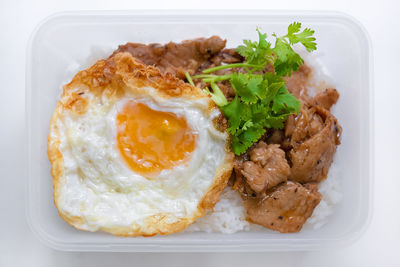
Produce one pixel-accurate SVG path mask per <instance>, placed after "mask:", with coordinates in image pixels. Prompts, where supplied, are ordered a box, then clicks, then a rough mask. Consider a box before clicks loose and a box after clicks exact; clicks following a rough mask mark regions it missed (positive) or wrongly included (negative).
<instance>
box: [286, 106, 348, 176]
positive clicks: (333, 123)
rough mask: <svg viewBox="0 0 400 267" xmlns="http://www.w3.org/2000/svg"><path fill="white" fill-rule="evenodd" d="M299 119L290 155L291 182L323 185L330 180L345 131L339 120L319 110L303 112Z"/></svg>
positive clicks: (310, 109)
mask: <svg viewBox="0 0 400 267" xmlns="http://www.w3.org/2000/svg"><path fill="white" fill-rule="evenodd" d="M298 116H300V117H298V118H297V121H296V120H295V129H294V131H292V135H291V146H292V147H293V148H292V149H291V150H290V152H289V153H288V156H289V159H290V162H291V174H290V176H289V179H290V180H293V181H297V182H300V183H308V182H320V181H322V180H324V179H325V178H326V177H327V174H328V170H329V167H330V165H331V163H332V160H333V156H334V154H335V152H336V146H337V145H339V144H340V140H339V138H340V135H341V131H342V129H341V127H340V125H339V124H338V122H337V120H336V118H335V117H334V116H333V115H332V114H331V113H330V112H329V111H328V110H326V109H324V108H321V107H319V106H315V107H312V108H302V114H299V115H298ZM303 117H304V118H303Z"/></svg>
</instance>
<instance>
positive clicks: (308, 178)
mask: <svg viewBox="0 0 400 267" xmlns="http://www.w3.org/2000/svg"><path fill="white" fill-rule="evenodd" d="M225 44H226V40H223V39H221V38H220V37H218V36H212V37H210V38H198V39H194V40H186V41H183V42H182V43H173V42H170V43H168V44H166V45H161V44H149V45H145V44H138V43H127V44H125V45H121V46H119V48H118V49H117V50H116V51H115V52H114V53H118V52H129V53H131V54H132V56H134V57H136V58H137V59H139V60H141V61H143V62H144V63H145V64H148V65H154V66H155V67H157V68H159V69H160V70H161V71H162V72H165V73H170V74H171V75H175V76H176V77H178V78H180V79H182V80H184V79H185V72H186V71H187V72H189V73H190V74H191V75H193V74H199V73H201V71H202V70H204V69H207V68H210V67H214V66H218V65H221V64H229V63H236V62H242V61H243V58H242V57H241V56H240V55H238V54H237V53H236V52H235V50H234V49H226V48H225ZM239 71H241V70H239ZM268 71H271V66H268V67H267V68H266V69H265V70H264V72H268ZM231 72H232V70H230V69H225V70H221V71H220V72H219V73H218V74H227V73H231ZM311 76H312V69H311V68H310V67H308V66H307V65H302V66H301V67H300V68H299V70H298V71H297V72H294V73H292V75H291V76H290V77H286V78H285V81H286V86H287V88H288V90H289V91H290V92H291V93H292V94H293V95H295V96H296V97H297V98H298V99H299V100H300V101H301V103H302V107H301V110H300V113H299V114H298V115H292V116H290V117H289V118H288V119H287V121H286V124H285V128H284V129H282V130H276V129H268V130H267V134H266V135H265V136H264V137H263V138H261V140H260V141H258V142H257V143H256V144H254V145H253V146H252V147H251V148H249V149H248V151H247V152H246V153H245V154H243V155H241V156H236V158H235V165H234V171H233V172H232V177H231V179H230V182H229V185H230V186H231V187H232V188H233V189H234V190H237V191H238V192H239V193H240V194H241V196H242V199H243V202H244V206H245V208H246V210H247V214H248V220H249V221H251V222H253V223H256V224H260V225H262V226H264V227H267V228H269V229H272V230H275V231H279V232H281V233H291V232H298V231H300V230H301V228H302V226H303V224H304V223H305V222H306V220H307V219H308V218H309V217H310V216H311V215H312V213H313V211H314V208H315V207H316V206H317V205H318V204H319V202H320V200H321V194H320V193H319V192H318V183H319V182H320V181H322V180H324V179H325V178H326V177H327V174H328V170H329V167H330V165H331V163H332V160H333V156H334V154H335V152H336V146H337V145H339V144H340V135H341V131H342V129H341V127H340V125H339V123H338V121H337V119H336V118H335V117H334V116H333V115H332V114H331V113H330V108H331V107H332V105H334V104H335V103H336V102H337V100H338V99H339V93H338V91H337V90H336V89H332V88H328V89H326V90H325V91H323V92H320V93H318V94H317V95H316V96H314V97H311V96H309V94H308V90H307V84H308V81H309V79H310V78H311ZM194 82H195V84H196V86H198V87H200V88H204V87H205V84H203V83H202V82H201V80H195V81H194ZM218 85H219V87H220V89H221V90H222V92H223V93H224V94H225V96H226V97H227V99H228V100H230V99H232V98H233V97H234V96H235V92H234V90H233V89H232V87H231V85H230V83H229V82H227V81H224V82H219V83H218ZM216 121H217V122H218V124H220V127H221V129H226V128H227V127H228V124H227V121H226V119H225V118H224V117H223V116H221V117H218V118H216Z"/></svg>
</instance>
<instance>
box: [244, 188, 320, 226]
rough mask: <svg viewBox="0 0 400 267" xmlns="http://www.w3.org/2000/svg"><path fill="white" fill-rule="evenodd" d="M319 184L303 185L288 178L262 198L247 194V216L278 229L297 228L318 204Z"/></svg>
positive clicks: (250, 219)
mask: <svg viewBox="0 0 400 267" xmlns="http://www.w3.org/2000/svg"><path fill="white" fill-rule="evenodd" d="M320 200H321V194H320V193H319V192H318V185H317V184H313V185H308V184H306V185H305V186H302V185H301V184H299V183H296V182H291V181H288V182H286V183H284V184H282V185H280V186H277V187H275V188H274V190H273V191H271V192H269V193H268V194H267V195H266V196H265V197H264V198H262V199H260V198H247V199H246V200H244V205H245V208H246V210H247V215H248V220H249V221H251V222H252V223H256V224H259V225H262V226H264V227H267V228H269V229H271V230H275V231H279V232H281V233H295V232H299V231H300V230H301V228H302V226H303V224H304V223H305V222H306V220H307V219H308V218H309V217H310V216H311V215H312V213H313V211H314V208H315V207H316V206H317V205H318V204H319V202H320Z"/></svg>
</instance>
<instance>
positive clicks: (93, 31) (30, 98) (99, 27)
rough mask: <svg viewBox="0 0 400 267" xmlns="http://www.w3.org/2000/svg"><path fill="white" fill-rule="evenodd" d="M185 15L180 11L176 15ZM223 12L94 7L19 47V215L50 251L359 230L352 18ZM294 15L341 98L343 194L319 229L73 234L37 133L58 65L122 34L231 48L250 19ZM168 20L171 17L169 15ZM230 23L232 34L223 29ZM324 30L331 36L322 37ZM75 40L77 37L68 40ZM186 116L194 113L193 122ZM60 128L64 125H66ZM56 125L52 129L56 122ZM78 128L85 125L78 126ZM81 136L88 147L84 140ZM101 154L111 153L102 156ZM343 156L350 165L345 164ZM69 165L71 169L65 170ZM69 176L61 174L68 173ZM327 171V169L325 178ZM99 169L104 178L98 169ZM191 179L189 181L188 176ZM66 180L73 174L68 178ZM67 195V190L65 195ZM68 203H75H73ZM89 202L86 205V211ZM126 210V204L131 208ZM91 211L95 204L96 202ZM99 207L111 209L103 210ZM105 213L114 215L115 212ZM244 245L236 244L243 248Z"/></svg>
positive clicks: (364, 188)
mask: <svg viewBox="0 0 400 267" xmlns="http://www.w3.org/2000/svg"><path fill="white" fill-rule="evenodd" d="M188 12H189V11H186V12H185V14H187V13H188ZM232 12H234V11H231V12H229V14H228V12H219V13H220V15H219V16H218V17H215V15H205V14H195V13H193V14H192V15H191V16H188V17H185V16H184V15H185V14H180V13H179V12H174V15H171V14H165V13H166V12H164V15H161V14H157V12H156V13H155V14H150V13H148V14H144V13H145V12H144V11H141V12H138V13H133V12H127V13H125V12H117V13H112V12H107V13H105V14H101V13H100V12H94V13H95V14H93V13H90V14H89V13H88V14H63V15H58V16H54V17H53V18H52V19H49V20H47V22H46V23H44V24H42V26H41V27H40V29H38V30H37V32H36V33H35V36H34V38H33V39H32V43H31V44H30V45H29V46H31V48H29V49H28V53H29V57H28V63H27V64H28V66H27V76H26V82H27V104H28V105H27V111H28V114H29V116H28V122H29V123H28V136H29V137H30V139H29V143H28V148H29V151H28V153H29V155H28V158H29V162H28V165H29V167H28V171H29V175H28V183H29V192H28V195H29V199H28V201H29V212H28V214H29V216H28V222H30V224H31V225H32V228H33V229H34V231H35V232H36V233H37V235H38V236H39V237H40V238H41V239H42V240H44V241H45V242H47V243H48V244H49V245H50V246H51V247H53V248H58V249H61V250H70V251H152V252H155V251H195V252H199V251H233V250H238V251H239V250H241V251H254V250H255V249H257V250H259V251H284V250H286V251H290V250H302V249H303V250H304V249H309V250H310V249H311V248H314V249H315V248H321V247H328V246H329V247H332V248H337V247H341V246H342V244H344V243H350V242H351V241H352V240H354V239H355V238H357V236H359V235H360V233H362V232H364V230H365V226H366V223H367V218H368V213H369V211H370V206H371V205H370V201H371V198H370V195H369V192H370V188H371V175H370V172H371V169H372V168H368V167H367V168H366V167H365V166H369V165H370V164H369V163H370V158H369V156H370V152H369V149H370V146H371V143H370V140H369V135H368V132H369V129H370V127H371V126H370V124H369V122H370V120H371V119H370V117H371V116H372V115H371V114H370V113H371V112H370V108H369V100H370V90H371V88H370V87H371V85H370V79H369V77H370V72H369V68H370V66H369V65H370V62H369V60H370V57H369V49H370V48H369V46H370V45H369V44H368V41H367V37H366V36H365V33H363V32H362V30H361V29H360V28H358V27H359V26H358V25H357V23H355V22H352V21H350V20H349V19H348V18H347V17H345V16H343V15H340V14H337V13H323V14H322V12H314V13H307V12H301V11H296V12H294V13H295V15H292V14H291V13H290V12H266V11H264V12H262V13H260V14H257V13H258V12H256V11H252V12H250V13H249V14H246V13H245V12H240V14H239V15H240V20H239V18H238V17H237V18H235V19H233V20H230V19H229V18H232V17H234V16H233V15H232V14H233V13H232ZM203 13H205V12H203ZM94 15H96V16H94ZM296 16H301V20H302V22H303V23H304V24H305V25H307V27H311V28H312V29H314V30H315V31H316V37H317V39H318V45H319V49H318V50H317V51H318V52H316V53H315V54H314V57H315V58H318V59H320V60H321V62H323V64H324V66H325V67H326V69H327V72H328V73H329V75H331V76H332V77H335V82H334V84H335V85H336V86H337V87H338V88H340V92H341V99H340V101H339V102H338V103H337V104H336V105H335V108H334V110H335V111H334V114H335V115H336V116H337V118H338V120H339V121H340V124H341V125H342V127H343V128H344V129H345V131H344V133H343V134H342V138H341V142H342V144H341V145H340V146H339V148H338V150H337V153H336V157H335V165H336V166H338V168H339V169H340V172H339V174H338V175H340V177H338V180H339V181H340V183H341V185H342V187H341V191H342V193H343V201H342V202H341V203H340V204H339V205H337V206H335V207H334V216H332V217H331V218H330V220H329V222H328V223H327V224H326V225H325V227H321V228H319V229H310V228H308V229H307V227H305V228H304V229H303V230H302V231H301V232H300V233H296V234H292V235H290V234H288V235H281V234H279V233H277V232H272V231H268V230H265V231H262V232H261V233H260V232H253V231H250V232H246V233H243V232H242V233H236V234H233V235H221V234H209V235H207V234H205V233H191V234H189V233H187V234H184V235H180V234H179V235H178V234H177V235H172V236H168V237H164V236H155V237H152V238H139V237H138V238H118V237H114V236H111V235H106V234H103V233H98V234H92V233H87V232H82V231H76V230H75V229H73V228H71V227H69V226H68V225H67V224H66V223H65V222H63V220H62V219H61V218H60V216H58V214H57V211H56V208H55V207H54V205H53V196H52V183H51V176H50V164H49V161H48V160H47V155H46V153H47V151H46V144H47V139H46V138H47V135H48V132H49V120H50V117H51V114H52V113H53V110H54V107H55V105H56V99H57V98H58V95H59V94H60V92H59V88H58V87H59V86H60V77H63V75H64V73H65V70H66V69H68V70H69V69H70V66H71V65H72V66H74V65H76V62H79V60H82V58H84V57H87V53H89V52H88V51H90V50H91V49H92V47H93V46H94V45H95V46H99V47H102V46H106V45H108V44H109V43H110V42H114V43H115V44H114V46H115V47H116V46H117V44H119V43H126V42H128V41H131V40H132V38H134V40H135V41H137V40H140V41H143V42H161V43H165V42H168V41H169V40H171V39H172V40H176V41H178V40H182V39H184V38H189V37H192V38H194V37H196V36H210V35H213V34H215V35H220V36H225V37H227V38H228V46H233V47H235V46H237V45H239V44H240V43H242V40H243V38H244V37H247V36H252V35H254V34H255V32H254V29H255V28H256V27H257V26H258V27H260V28H263V29H269V31H271V32H277V33H280V32H281V31H282V32H283V30H285V29H286V28H287V25H288V24H289V23H290V22H291V21H293V20H294V17H296ZM133 18H134V20H133ZM150 18H151V19H150ZM174 19H175V20H176V21H177V22H175V21H172V20H174ZM88 20H90V24H87V22H86V21H88ZM208 21H212V23H213V24H211V23H210V24H206V23H204V22H208ZM199 22H200V23H199ZM166 23H168V24H169V25H171V28H169V29H166V30H162V31H160V27H162V25H164V24H166ZM189 23H190V27H187V26H186V25H187V24H189ZM233 28H234V29H235V30H234V31H232V29H233ZM132 32H135V36H134V37H132ZM250 33H252V34H250ZM332 36H337V37H336V38H332ZM76 40H79V45H78V46H77V42H76ZM309 56H311V55H309ZM340 57H343V58H344V59H343V60H342V61H338V60H336V59H337V58H340ZM168 106H169V104H168ZM185 109H186V108H185ZM90 116H92V115H90ZM363 116H364V118H363ZM361 118H363V119H361ZM90 120H91V121H95V120H96V116H94V117H93V118H92V117H90ZM67 121H68V120H67ZM193 121H198V120H197V119H194V120H193ZM189 122H190V120H189ZM84 124H85V125H86V126H88V125H89V124H88V123H87V122H84ZM111 124H112V123H111ZM66 125H70V123H67V124H66ZM95 125H100V124H99V123H98V122H96V123H94V124H93V125H91V126H90V125H89V126H90V127H89V128H90V129H94V128H96V127H97V126H96V127H94V126H95ZM62 127H63V126H61V125H60V126H59V128H62ZM73 128H74V127H73ZM76 128H79V127H76ZM85 128H87V127H84V128H83V129H85ZM79 131H80V130H74V131H73V132H74V134H77V133H78V132H79ZM100 132H104V131H100ZM106 132H107V131H106ZM81 136H85V137H87V138H89V137H90V136H92V135H91V134H90V133H87V134H86V133H85V134H81ZM83 143H86V144H89V143H90V142H83ZM101 144H102V142H101V141H100V139H99V140H97V141H96V145H97V146H101ZM202 146H204V145H200V147H202ZM61 148H62V146H61ZM61 150H62V152H63V154H64V157H65V160H66V163H68V162H70V160H68V158H70V155H69V152H68V150H65V149H63V148H62V149H61ZM102 150H104V149H102ZM207 150H209V149H207ZM78 151H79V150H78ZM86 151H92V149H91V148H89V147H86ZM67 152H68V153H67ZM80 153H81V152H80ZM107 154H108V155H111V154H112V153H111V152H109V153H107ZM196 157H197V156H195V155H194V156H193V159H192V160H191V161H192V162H201V161H200V160H198V159H196ZM349 162H351V163H352V164H351V165H348V163H349ZM67 165H70V164H69V163H68V164H67ZM101 165H102V164H101V163H100V164H99V165H98V166H96V168H95V169H99V168H100V167H99V166H101ZM103 165H104V164H103ZM113 165H115V164H113ZM71 166H72V165H71ZM115 166H116V165H115ZM71 169H72V170H73V168H71ZM80 169H82V170H83V171H84V172H85V169H86V168H84V167H82V166H81V167H80ZM100 169H101V168H100ZM203 169H204V168H203ZM206 169H207V168H206ZM331 171H332V170H331ZM67 173H68V170H67ZM72 173H73V172H70V174H72ZM331 174H332V173H331V172H330V176H331ZM86 176H87V177H89V176H90V175H89V174H87V173H86ZM107 176H110V177H111V176H112V175H111V174H108V175H107ZM70 177H73V176H72V175H71V176H70ZM95 177H96V179H94V178H92V179H89V180H90V181H93V180H97V177H98V176H97V175H95ZM67 180H68V179H67ZM70 180H71V179H70ZM78 180H79V179H78ZM194 180H199V179H197V178H194ZM68 181H69V180H68ZM72 181H73V179H72V180H71V181H69V182H72ZM178 183H179V182H178ZM67 184H69V183H67ZM155 186H156V185H155ZM156 187H157V186H156ZM321 187H322V185H321ZM72 188H73V189H72V190H66V191H67V192H70V193H71V195H73V194H77V196H79V195H80V193H79V192H78V191H79V190H78V191H77V190H76V189H77V188H76V187H75V186H73V187H72ZM78 188H80V187H78ZM194 188H201V186H200V185H195V186H194ZM142 191H145V190H142ZM142 191H141V192H142ZM72 192H73V193H72ZM321 192H322V191H321ZM59 193H60V196H59V199H58V203H57V204H58V205H59V206H60V203H63V202H62V201H61V202H60V200H61V199H63V190H60V192H59ZM142 193H143V192H142ZM146 194H147V193H146ZM66 195H69V194H64V196H66ZM71 195H70V196H71ZM83 195H89V196H90V195H91V193H84V194H83ZM118 195H120V194H118ZM77 198H78V197H74V198H73V199H77ZM66 199H67V200H66V203H68V205H64V207H63V208H62V210H63V212H66V211H67V210H69V212H71V209H70V208H71V207H73V206H74V205H73V203H70V202H69V199H68V197H67V198H66ZM93 199H96V198H92V197H86V198H85V200H93ZM134 202H135V201H134ZM136 202H138V201H136ZM156 202H159V201H156ZM89 203H90V202H89ZM122 203H125V201H122ZM138 203H139V202H138ZM160 203H161V202H160ZM103 204H105V203H103ZM142 204H143V203H142ZM323 204H324V203H321V205H320V206H319V210H320V209H321V208H322V207H323ZM325 204H326V203H325ZM61 206H62V205H61ZM65 206H68V207H69V209H66V208H65ZM77 206H78V207H80V204H78V205H77ZM139 206H140V205H139ZM89 207H90V206H89ZM89 207H88V208H87V209H88V210H91V209H90V208H89ZM118 207H119V206H118V205H116V206H115V209H118ZM79 209H80V208H79ZM128 209H129V210H131V209H132V208H128ZM93 210H97V208H94V209H93ZM354 211H357V212H354ZM90 213H91V212H90V211H89V214H90ZM122 213H123V214H124V216H125V215H126V216H127V218H129V217H130V216H129V214H130V213H129V212H127V211H124V212H122ZM107 214H111V213H110V212H107ZM133 214H136V213H135V212H134V213H133ZM313 215H317V212H314V213H313ZM112 217H113V218H115V219H116V218H118V216H117V215H116V214H114V215H113V216H112ZM217 241H219V242H217ZM244 245H245V246H246V247H243V246H244Z"/></svg>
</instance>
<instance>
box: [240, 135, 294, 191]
mask: <svg viewBox="0 0 400 267" xmlns="http://www.w3.org/2000/svg"><path fill="white" fill-rule="evenodd" d="M249 156H250V160H243V161H240V160H239V161H237V162H236V164H235V171H236V172H237V173H238V175H237V178H238V179H242V181H240V182H239V181H238V183H243V182H245V183H247V187H245V185H243V184H242V185H240V186H241V187H245V188H242V191H246V192H247V194H248V193H250V191H251V190H252V191H254V192H251V194H252V195H253V193H255V194H256V195H257V196H264V195H265V192H266V190H268V189H269V188H272V187H274V186H276V185H278V184H280V183H282V182H285V181H286V180H287V177H288V176H289V174H290V166H289V164H288V163H287V161H286V158H285V152H284V151H283V150H282V149H280V148H279V145H267V144H266V143H264V142H263V141H260V142H258V144H257V145H256V146H255V147H253V148H252V149H251V150H250V152H249ZM243 178H244V179H243ZM249 188H250V189H251V190H249Z"/></svg>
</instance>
